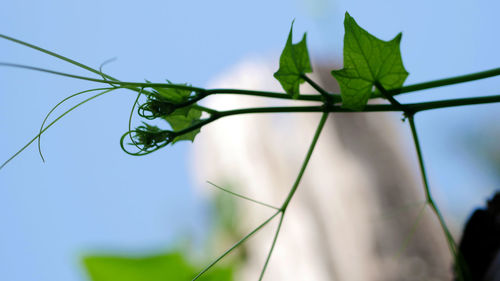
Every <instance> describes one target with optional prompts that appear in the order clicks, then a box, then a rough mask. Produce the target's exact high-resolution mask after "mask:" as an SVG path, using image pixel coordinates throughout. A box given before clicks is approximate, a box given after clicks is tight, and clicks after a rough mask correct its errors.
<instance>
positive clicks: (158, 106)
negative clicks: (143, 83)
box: [137, 95, 178, 120]
mask: <svg viewBox="0 0 500 281" xmlns="http://www.w3.org/2000/svg"><path fill="white" fill-rule="evenodd" d="M177 108H178V106H177V105H176V104H174V103H172V102H169V101H166V100H163V99H161V98H158V97H156V96H154V95H149V96H148V100H147V101H146V102H145V103H143V104H141V105H140V106H139V107H138V109H137V114H139V116H141V117H143V118H146V119H148V120H153V119H155V118H158V117H162V116H167V115H169V114H171V113H172V112H174V110H175V109H177Z"/></svg>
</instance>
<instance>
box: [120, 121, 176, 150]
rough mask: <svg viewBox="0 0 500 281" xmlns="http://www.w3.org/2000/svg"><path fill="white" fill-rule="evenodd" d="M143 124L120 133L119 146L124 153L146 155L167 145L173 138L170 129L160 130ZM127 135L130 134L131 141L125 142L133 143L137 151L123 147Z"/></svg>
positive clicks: (173, 135)
mask: <svg viewBox="0 0 500 281" xmlns="http://www.w3.org/2000/svg"><path fill="white" fill-rule="evenodd" d="M143 124H144V125H143V126H139V127H137V128H136V129H135V130H130V131H128V132H126V133H125V134H123V135H122V137H121V139H120V146H121V148H122V149H123V151H125V152H126V153H128V154H130V155H135V156H141V155H146V154H149V153H151V152H154V151H156V150H158V149H160V148H162V147H165V146H167V145H168V144H170V143H171V142H172V141H173V140H174V138H175V133H174V132H172V131H169V130H162V129H160V128H158V127H156V126H152V125H149V124H146V123H143ZM127 136H130V138H131V139H132V142H133V143H127V144H128V145H134V146H135V147H137V148H138V149H139V151H137V152H131V151H128V150H127V149H126V148H125V138H126V137H127Z"/></svg>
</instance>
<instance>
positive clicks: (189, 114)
mask: <svg viewBox="0 0 500 281" xmlns="http://www.w3.org/2000/svg"><path fill="white" fill-rule="evenodd" d="M200 118H201V111H200V110H198V109H196V108H193V107H192V106H187V107H183V108H179V109H176V110H175V111H174V112H172V113H171V114H170V115H168V116H164V117H163V119H165V120H166V121H167V122H168V123H169V124H170V126H171V127H172V129H173V130H174V131H176V132H177V131H180V130H184V129H186V128H189V127H191V126H193V125H195V124H196V123H198V122H199V121H200ZM199 132H200V129H196V130H193V131H191V132H188V133H185V134H183V135H180V136H178V137H176V138H175V139H174V140H173V141H172V144H174V143H176V142H178V141H180V140H190V141H194V138H195V137H196V135H197V134H198V133H199Z"/></svg>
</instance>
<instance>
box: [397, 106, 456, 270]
mask: <svg viewBox="0 0 500 281" xmlns="http://www.w3.org/2000/svg"><path fill="white" fill-rule="evenodd" d="M407 117H408V122H409V123H410V128H411V134H412V137H413V141H414V143H415V149H416V151H417V156H418V164H419V166H420V173H421V176H422V182H423V184H424V191H425V198H426V201H427V204H429V206H430V207H431V209H432V211H433V212H434V213H435V215H436V217H437V218H438V220H439V224H440V225H441V228H442V229H443V232H444V234H445V236H446V241H447V242H448V248H449V249H450V251H451V253H452V255H453V257H454V258H455V260H457V256H458V255H457V247H456V244H455V240H454V239H453V236H452V235H451V232H450V231H449V229H448V226H447V225H446V222H445V221H444V218H443V216H442V215H441V212H440V211H439V208H438V207H437V205H436V203H435V202H434V199H433V197H432V194H431V191H430V188H429V183H428V180H427V173H426V170H425V166H424V159H423V154H422V150H421V148H420V141H419V139H418V134H417V129H416V127H415V120H414V115H413V114H412V115H409V116H407ZM460 273H461V274H459V275H462V269H460Z"/></svg>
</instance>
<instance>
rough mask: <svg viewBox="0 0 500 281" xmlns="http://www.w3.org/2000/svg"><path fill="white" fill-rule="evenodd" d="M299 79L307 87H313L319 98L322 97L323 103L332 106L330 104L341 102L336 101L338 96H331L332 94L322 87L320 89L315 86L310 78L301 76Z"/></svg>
mask: <svg viewBox="0 0 500 281" xmlns="http://www.w3.org/2000/svg"><path fill="white" fill-rule="evenodd" d="M300 77H301V78H302V79H304V80H305V81H306V82H307V83H308V84H309V85H311V87H313V88H314V89H315V90H316V91H318V93H320V94H321V96H322V97H323V99H324V101H325V103H327V104H332V103H335V102H340V101H342V99H340V100H336V98H338V96H333V95H332V94H330V93H328V92H327V91H326V90H325V89H323V87H321V86H320V85H318V84H316V82H314V81H313V80H311V78H309V77H307V75H305V74H301V75H300Z"/></svg>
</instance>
